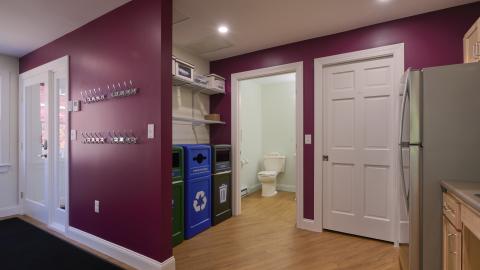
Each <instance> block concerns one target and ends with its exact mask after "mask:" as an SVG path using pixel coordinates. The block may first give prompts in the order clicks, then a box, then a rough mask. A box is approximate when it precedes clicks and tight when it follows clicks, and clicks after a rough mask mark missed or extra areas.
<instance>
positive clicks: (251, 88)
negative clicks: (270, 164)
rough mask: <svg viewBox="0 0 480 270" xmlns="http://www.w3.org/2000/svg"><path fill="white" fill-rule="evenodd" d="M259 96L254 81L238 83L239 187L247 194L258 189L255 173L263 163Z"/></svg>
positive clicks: (258, 89)
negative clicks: (239, 130)
mask: <svg viewBox="0 0 480 270" xmlns="http://www.w3.org/2000/svg"><path fill="white" fill-rule="evenodd" d="M261 96H262V95H261V88H260V86H259V85H258V84H256V83H255V82H254V81H252V80H248V81H241V82H240V108H241V109H240V125H241V135H240V136H241V137H240V138H241V145H240V149H241V156H240V160H241V162H242V164H243V165H242V166H241V170H240V187H241V189H243V188H245V187H247V188H248V192H249V193H252V192H254V191H256V190H258V189H259V188H260V183H259V182H258V179H257V173H258V172H259V171H260V168H261V164H262V161H263V160H262V159H263V150H262V138H263V137H262V117H261V116H262V108H261V106H262V102H261Z"/></svg>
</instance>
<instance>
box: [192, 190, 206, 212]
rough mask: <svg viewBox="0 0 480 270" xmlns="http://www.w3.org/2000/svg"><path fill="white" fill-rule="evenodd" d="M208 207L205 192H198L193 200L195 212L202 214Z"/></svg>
mask: <svg viewBox="0 0 480 270" xmlns="http://www.w3.org/2000/svg"><path fill="white" fill-rule="evenodd" d="M205 207H207V196H205V191H203V190H200V191H197V194H196V195H195V199H194V200H193V209H195V212H200V211H202V210H203V209H205Z"/></svg>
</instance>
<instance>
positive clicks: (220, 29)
mask: <svg viewBox="0 0 480 270" xmlns="http://www.w3.org/2000/svg"><path fill="white" fill-rule="evenodd" d="M218 32H219V33H220V34H226V33H228V27H226V26H225V25H220V26H219V27H218Z"/></svg>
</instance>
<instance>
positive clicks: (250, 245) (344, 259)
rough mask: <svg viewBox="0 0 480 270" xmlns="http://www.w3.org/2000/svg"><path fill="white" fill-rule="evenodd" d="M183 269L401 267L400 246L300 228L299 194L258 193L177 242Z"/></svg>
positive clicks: (374, 269) (392, 269)
mask: <svg viewBox="0 0 480 270" xmlns="http://www.w3.org/2000/svg"><path fill="white" fill-rule="evenodd" d="M173 253H174V256H175V260H176V269H177V270H203V269H205V270H207V269H208V270H212V269H235V270H247V269H252V270H253V269H255V270H265V269H292V270H297V269H299V270H300V269H321V270H346V269H356V270H362V269H365V270H367V269H368V270H377V269H378V270H380V269H381V270H399V269H400V266H399V264H398V249H397V248H394V247H393V244H391V243H386V242H382V241H377V240H372V239H365V238H361V237H356V236H351V235H346V234H341V233H336V232H329V231H327V232H323V233H314V232H309V231H304V230H299V229H296V228H295V197H294V194H293V193H287V192H279V194H278V195H277V196H275V197H272V198H262V197H261V196H260V193H259V192H257V193H254V194H252V195H250V196H248V197H246V198H244V199H242V215H240V216H237V217H233V218H231V219H229V220H227V221H225V222H223V223H221V224H219V225H217V226H215V227H212V228H210V229H209V230H207V231H205V232H203V233H201V234H199V235H197V236H196V237H194V238H193V239H190V240H186V241H184V242H183V243H182V244H180V245H179V246H177V247H175V248H174V251H173Z"/></svg>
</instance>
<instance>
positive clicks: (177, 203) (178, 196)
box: [172, 181, 184, 246]
mask: <svg viewBox="0 0 480 270" xmlns="http://www.w3.org/2000/svg"><path fill="white" fill-rule="evenodd" d="M183 185H184V183H183V181H176V182H173V183H172V186H173V192H172V224H173V227H172V239H173V246H176V245H178V244H180V243H181V242H182V241H183V238H184V236H183V209H184V206H183V193H184V191H183V189H184V186H183Z"/></svg>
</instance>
